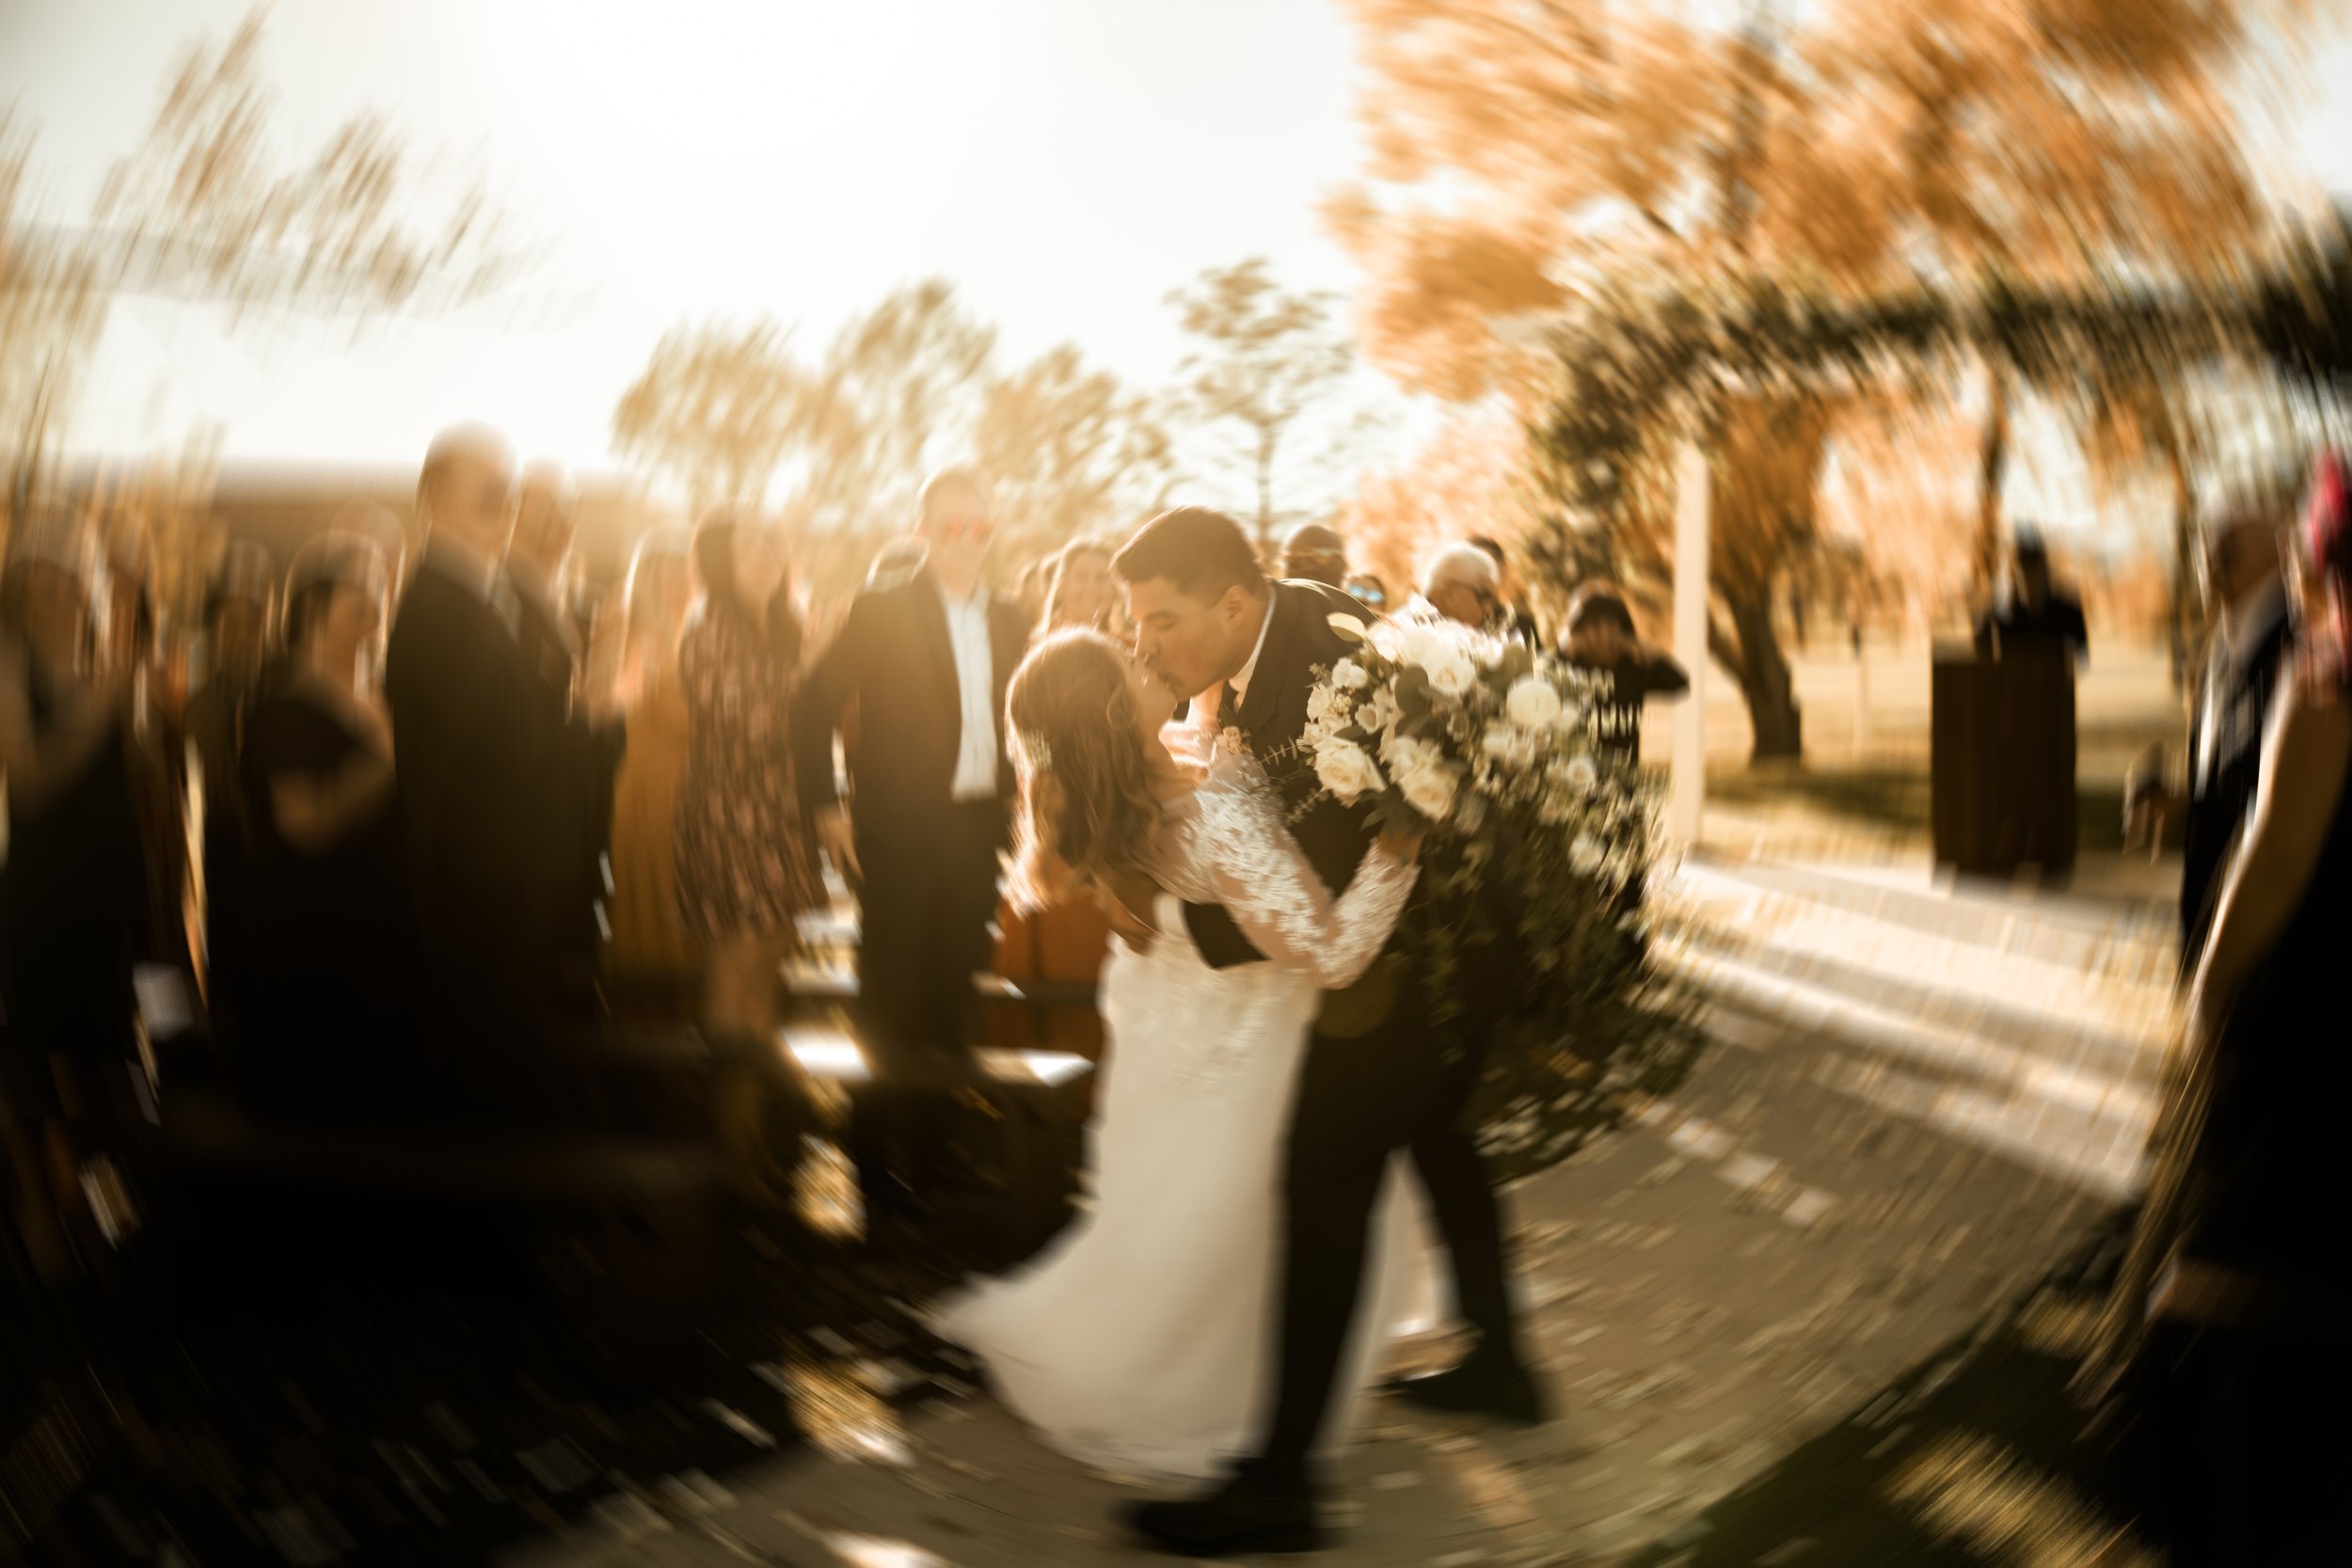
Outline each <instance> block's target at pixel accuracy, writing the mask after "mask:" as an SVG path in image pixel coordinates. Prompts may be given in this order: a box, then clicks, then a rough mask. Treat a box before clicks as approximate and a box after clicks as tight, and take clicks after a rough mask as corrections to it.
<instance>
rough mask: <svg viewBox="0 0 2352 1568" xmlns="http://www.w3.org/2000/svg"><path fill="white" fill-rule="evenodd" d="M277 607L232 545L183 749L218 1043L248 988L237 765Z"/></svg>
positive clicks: (234, 1023)
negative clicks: (193, 794) (196, 822)
mask: <svg viewBox="0 0 2352 1568" xmlns="http://www.w3.org/2000/svg"><path fill="white" fill-rule="evenodd" d="M277 603H278V571H277V567H276V565H275V563H274V562H271V560H270V557H269V552H268V551H267V550H264V549H262V547H261V546H258V545H253V544H249V543H246V542H245V541H243V540H238V541H234V542H232V543H231V544H230V546H229V548H228V551H227V553H226V554H225V555H224V556H223V557H222V559H221V564H220V569H219V571H218V572H216V573H215V576H214V578H213V585H212V587H211V588H210V589H209V590H208V591H207V592H206V594H205V596H204V636H205V641H206V644H207V653H208V659H209V663H210V665H211V670H210V673H208V674H207V675H206V677H205V680H204V684H203V685H202V686H201V687H199V689H198V690H197V692H196V694H195V695H194V696H192V697H190V698H189V699H188V707H187V721H186V727H187V733H188V743H189V745H190V746H191V747H192V748H193V749H194V751H195V753H196V777H197V780H198V783H199V792H200V799H201V800H202V805H203V824H204V830H203V842H202V844H201V846H200V850H201V854H202V863H203V869H204V878H203V887H204V911H203V912H204V958H205V963H204V975H205V1004H206V1006H207V1009H208V1010H209V1012H210V1014H211V1017H212V1023H213V1028H214V1031H215V1034H216V1035H220V1036H226V1037H233V1036H234V1035H235V1034H236V1033H237V1032H238V1029H239V1027H240V1024H241V1021H242V1018H243V1016H244V1006H245V998H246V994H248V991H249V986H250V980H249V977H248V974H247V972H246V967H245V965H246V956H247V955H248V954H249V953H250V951H251V938H250V932H251V917H252V914H253V910H252V907H251V904H250V901H249V898H248V894H247V883H246V869H247V862H248V857H249V854H250V848H251V843H252V836H251V823H250V821H249V819H248V817H247V815H246V800H245V792H244V789H243V787H242V785H241V784H240V783H239V779H238V767H237V755H238V752H239V750H240V749H241V748H242V747H243V745H244V743H245V724H246V718H247V716H248V715H249V714H250V713H251V711H252V707H253V703H254V701H255V699H256V698H257V697H258V696H259V694H260V689H261V679H262V662H263V660H264V658H265V657H267V654H268V651H269V638H270V622H271V618H272V615H273V613H274V611H275V610H276V607H277Z"/></svg>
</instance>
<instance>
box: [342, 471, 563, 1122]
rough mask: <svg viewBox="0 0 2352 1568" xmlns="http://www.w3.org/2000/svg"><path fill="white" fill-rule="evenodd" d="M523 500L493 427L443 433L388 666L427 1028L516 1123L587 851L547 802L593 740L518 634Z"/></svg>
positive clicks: (472, 1103) (458, 1097)
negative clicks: (572, 869)
mask: <svg viewBox="0 0 2352 1568" xmlns="http://www.w3.org/2000/svg"><path fill="white" fill-rule="evenodd" d="M513 497H514V459H513V456H512V454H511V452H510V451H509V450H508V448H507V446H506V444H505V442H504V440H503V439H502V438H501V437H500V436H497V435H496V434H495V433H493V432H489V431H485V430H481V429H476V428H466V429H460V430H457V431H453V432H451V433H450V434H448V435H445V436H442V437H441V438H440V439H439V440H437V441H436V442H435V443H434V446H433V449H432V451H431V452H430V453H429V454H428V455H427V456H426V458H425V464H424V472H423V476H422V478H421V481H420V483H419V485H418V492H417V504H418V508H419V510H420V512H421V514H422V515H423V518H424V522H425V526H426V530H427V532H426V540H425V547H424V554H423V558H422V560H421V562H419V563H418V567H417V572H416V577H415V579H414V580H413V581H412V582H411V583H410V585H409V588H408V592H407V594H406V596H405V598H404V599H403V600H402V602H401V606H400V610H399V613H398V614H397V616H396V617H395V618H394V620H393V623H392V633H391V640H390V643H389V649H388V651H387V654H386V657H385V672H384V692H385V697H386V699H387V701H388V703H389V706H390V710H391V718H392V739H393V747H394V754H395V756H396V758H397V766H398V770H399V810H400V812H401V816H402V823H403V830H404V838H405V860H406V865H407V874H408V886H409V894H410V896H411V898H412V900H413V901H414V903H415V906H416V914H417V927H418V933H419V938H420V941H421V946H422V951H423V968H424V980H425V985H426V990H427V993H428V994H427V999H426V1000H427V1006H428V1008H429V1010H430V1012H431V1015H432V1020H431V1026H430V1027H429V1028H428V1029H427V1031H426V1034H427V1036H428V1037H429V1038H430V1039H432V1040H433V1041H435V1042H436V1043H437V1044H438V1045H439V1046H440V1047H441V1048H443V1049H445V1050H447V1051H450V1052H452V1053H454V1054H453V1060H452V1061H450V1062H449V1063H447V1064H445V1067H446V1068H447V1069H449V1071H450V1072H451V1073H452V1074H453V1082H452V1084H451V1087H452V1091H453V1096H454V1098H455V1101H456V1102H457V1103H456V1104H454V1105H453V1109H466V1110H470V1111H472V1112H475V1113H480V1114H490V1115H496V1116H500V1117H512V1116H516V1115H529V1114H532V1113H533V1112H534V1111H535V1110H537V1109H539V1108H541V1107H542V1106H544V1104H545V1100H544V1096H545V1094H546V1092H547V1085H546V1081H545V1078H544V1074H543V1071H542V1069H543V1067H544V1066H545V1064H546V1060H547V1058H546V1051H547V1048H548V1045H549V1043H550V1025H551V1023H552V1022H553V1020H554V1019H555V1018H557V1017H558V1016H560V1014H561V1012H562V1010H563V1005H564V986H563V964H562V955H561V952H560V947H559V944H558V943H557V942H555V941H554V932H555V930H556V929H557V920H556V915H555V908H556V900H555V898H554V896H553V894H554V885H553V882H552V881H551V879H549V878H548V876H547V875H546V874H545V870H546V867H548V865H549V864H551V863H556V862H557V861H559V860H561V859H562V858H563V857H564V856H566V855H568V854H569V853H571V852H572V850H573V849H574V848H575V847H576V845H575V842H574V840H573V839H572V838H570V837H569V836H567V835H566V832H565V825H564V824H565V818H564V816H563V814H561V813H556V812H551V811H549V810H548V799H547V787H546V781H547V780H548V778H550V777H551V776H553V775H555V773H556V772H557V771H558V770H559V769H560V768H561V765H562V761H563V759H564V757H565V756H567V755H568V754H570V753H571V752H572V751H573V750H574V749H575V748H577V747H579V746H580V745H581V744H582V743H583V740H582V735H581V734H580V733H577V732H576V730H575V726H574V722H573V721H566V720H564V719H562V718H561V717H560V716H559V714H558V712H557V710H556V708H555V707H554V705H552V704H550V703H549V702H548V700H547V699H546V696H545V693H544V689H542V688H541V687H540V686H539V684H538V681H539V677H538V675H537V673H535V672H534V671H533V670H532V667H531V665H530V664H529V662H528V661H527V659H526V657H525V656H524V653H523V648H522V644H521V643H520V641H518V640H517V639H518V628H519V626H520V619H521V610H520V606H519V605H518V603H517V601H516V594H515V591H514V588H513V586H512V584H511V583H510V582H509V581H508V580H507V578H506V575H505V572H504V570H503V569H502V562H503V560H504V557H505V553H506V546H507V542H508V537H509V535H510V533H511V532H512V531H513V527H514V516H515V512H514V504H513Z"/></svg>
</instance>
